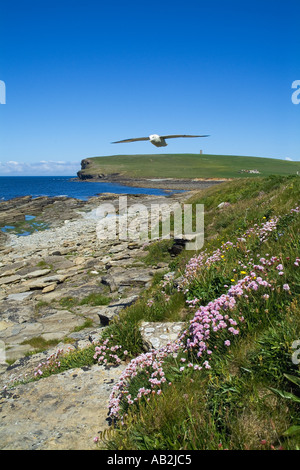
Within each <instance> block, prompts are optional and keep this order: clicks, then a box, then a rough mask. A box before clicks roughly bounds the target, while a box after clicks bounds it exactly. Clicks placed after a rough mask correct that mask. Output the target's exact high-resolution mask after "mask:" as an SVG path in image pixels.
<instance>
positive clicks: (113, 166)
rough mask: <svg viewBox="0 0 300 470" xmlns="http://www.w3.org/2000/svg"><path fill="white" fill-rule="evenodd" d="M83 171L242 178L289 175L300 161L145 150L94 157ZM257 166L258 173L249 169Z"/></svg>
mask: <svg viewBox="0 0 300 470" xmlns="http://www.w3.org/2000/svg"><path fill="white" fill-rule="evenodd" d="M84 162H87V164H86V165H83V168H82V170H81V172H80V173H81V174H82V175H87V174H88V175H91V176H97V175H101V174H105V175H115V174H119V175H121V176H123V177H128V178H176V179H177V178H178V179H184V178H187V179H189V178H192V179H193V178H237V177H238V178H244V177H249V176H269V175H290V174H296V173H297V171H299V172H300V162H294V161H287V160H284V159H282V160H280V159H276V158H261V157H251V156H250V157H247V156H236V155H209V154H158V155H157V154H155V155H151V154H146V155H112V156H104V157H93V158H88V159H86V160H84ZM249 170H258V171H259V173H256V174H252V173H248V171H249Z"/></svg>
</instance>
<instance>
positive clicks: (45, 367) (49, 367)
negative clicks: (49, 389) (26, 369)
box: [34, 349, 63, 377]
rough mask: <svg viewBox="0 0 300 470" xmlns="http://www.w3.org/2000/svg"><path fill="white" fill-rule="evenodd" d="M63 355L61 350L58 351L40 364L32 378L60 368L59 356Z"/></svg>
mask: <svg viewBox="0 0 300 470" xmlns="http://www.w3.org/2000/svg"><path fill="white" fill-rule="evenodd" d="M62 354H63V349H58V350H57V351H56V352H54V353H53V354H51V355H50V356H49V357H47V359H46V361H45V362H40V363H39V365H38V366H37V367H36V368H35V372H34V376H35V377H41V376H42V375H43V374H44V373H45V372H46V371H47V372H54V371H55V370H57V369H59V368H60V360H59V356H61V355H62Z"/></svg>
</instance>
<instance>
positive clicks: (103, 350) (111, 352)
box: [93, 336, 128, 365]
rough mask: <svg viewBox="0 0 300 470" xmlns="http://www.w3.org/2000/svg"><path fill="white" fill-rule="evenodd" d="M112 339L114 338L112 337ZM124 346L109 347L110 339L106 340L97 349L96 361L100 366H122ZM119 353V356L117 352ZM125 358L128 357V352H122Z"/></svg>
mask: <svg viewBox="0 0 300 470" xmlns="http://www.w3.org/2000/svg"><path fill="white" fill-rule="evenodd" d="M111 338H112V336H111ZM121 350H122V346H120V345H118V344H117V345H113V346H109V338H106V339H105V340H104V341H103V342H102V344H99V346H96V347H95V354H94V356H93V357H94V359H95V360H97V361H98V363H99V364H103V365H108V364H115V365H116V364H120V362H121V359H120V357H119V355H120V352H121ZM118 351H119V355H118V354H117V352H118ZM122 354H123V355H124V356H127V354H128V352H127V351H126V350H125V351H123V352H122Z"/></svg>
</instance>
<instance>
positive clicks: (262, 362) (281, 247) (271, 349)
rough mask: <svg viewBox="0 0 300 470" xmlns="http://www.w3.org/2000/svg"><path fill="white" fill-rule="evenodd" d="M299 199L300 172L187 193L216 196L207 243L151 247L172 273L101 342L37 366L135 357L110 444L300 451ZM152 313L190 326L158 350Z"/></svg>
mask: <svg viewBox="0 0 300 470" xmlns="http://www.w3.org/2000/svg"><path fill="white" fill-rule="evenodd" d="M285 163H286V164H287V165H288V164H289V163H290V162H285ZM243 166H246V165H243ZM299 201H300V177H299V176H297V175H289V176H285V175H271V176H267V177H261V176H258V177H257V176H253V177H249V178H247V179H244V178H237V179H233V180H232V181H227V182H224V183H221V184H218V185H215V186H212V187H209V188H208V189H203V190H201V191H199V192H197V193H195V192H194V193H193V196H192V197H191V198H190V200H189V201H187V202H190V203H193V204H196V203H201V204H204V208H205V242H204V246H203V248H202V249H201V250H200V251H198V252H191V251H187V250H183V251H182V252H181V253H180V254H179V255H178V256H176V257H173V256H171V254H170V250H169V249H168V248H170V247H171V245H172V240H163V241H158V242H156V243H151V244H149V245H148V246H146V247H145V250H147V256H146V257H145V258H144V262H145V263H147V264H151V262H152V263H153V264H156V263H158V262H159V261H164V262H166V263H168V269H166V272H165V274H164V273H162V274H158V275H157V276H154V278H153V282H152V286H151V287H150V288H148V289H147V290H145V291H144V292H143V295H141V296H140V298H139V300H138V301H137V302H136V303H134V304H133V305H131V306H130V307H127V308H126V309H125V310H123V311H122V313H121V314H120V315H119V317H116V318H114V319H113V321H112V322H111V323H110V324H109V326H107V327H106V328H105V329H104V330H103V336H102V338H101V340H100V342H99V343H98V344H97V345H92V346H90V347H89V348H86V349H84V350H81V351H73V352H70V353H68V354H66V355H64V354H61V355H60V354H56V355H54V356H53V357H52V358H51V359H50V361H49V362H48V364H47V366H46V367H45V368H44V369H41V370H39V371H37V373H36V378H42V377H45V376H47V375H49V374H50V373H58V372H62V371H63V370H66V369H68V368H71V367H82V366H87V365H91V364H95V363H99V364H101V365H105V366H106V367H115V366H117V365H118V364H119V363H120V362H123V363H124V362H125V363H126V368H125V371H124V372H123V373H122V374H121V376H120V379H119V381H118V383H116V384H115V386H114V388H113V392H112V395H111V398H110V404H109V410H108V412H109V416H110V419H111V426H110V428H109V429H108V430H107V431H105V432H103V433H101V434H100V435H99V436H96V438H95V442H96V444H95V445H96V446H98V447H99V449H109V450H178V449H180V450H225V449H229V450H254V449H258V450H270V449H276V450H277V449H285V450H295V449H297V450H299V449H300V406H299V405H300V367H299V363H300V315H299V307H300V302H299V300H300V299H299V295H300V254H299V247H300V236H299V234H300V204H299ZM222 202H223V203H224V204H222V205H221V207H220V204H221V203H222ZM218 206H219V207H218ZM91 300H92V301H93V302H95V304H96V305H97V302H100V303H105V299H102V298H101V299H100V300H99V299H89V301H91ZM66 302H67V300H66ZM142 321H148V322H162V321H164V322H166V321H168V322H175V321H176V322H182V323H183V326H182V332H181V334H180V335H179V339H178V341H175V342H174V343H170V344H169V345H168V346H167V347H166V348H165V349H162V350H152V351H148V352H146V351H145V349H144V345H143V340H142V337H141V333H140V329H139V327H140V324H141V322H142Z"/></svg>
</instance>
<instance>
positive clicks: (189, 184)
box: [74, 172, 229, 191]
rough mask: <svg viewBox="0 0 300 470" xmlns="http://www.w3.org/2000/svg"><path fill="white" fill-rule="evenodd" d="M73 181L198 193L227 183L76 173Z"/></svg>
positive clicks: (215, 179) (216, 179) (208, 180)
mask: <svg viewBox="0 0 300 470" xmlns="http://www.w3.org/2000/svg"><path fill="white" fill-rule="evenodd" d="M74 181H85V182H90V183H115V184H120V185H122V186H129V187H136V188H154V189H164V190H165V191H176V190H180V191H195V190H197V191H199V190H200V189H205V188H208V187H209V186H212V185H214V184H219V183H224V182H225V181H229V179H218V178H195V179H193V180H191V179H183V178H182V179H176V178H127V177H125V176H122V175H119V174H111V175H104V174H103V175H96V176H95V175H93V174H89V173H81V172H78V178H74Z"/></svg>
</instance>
